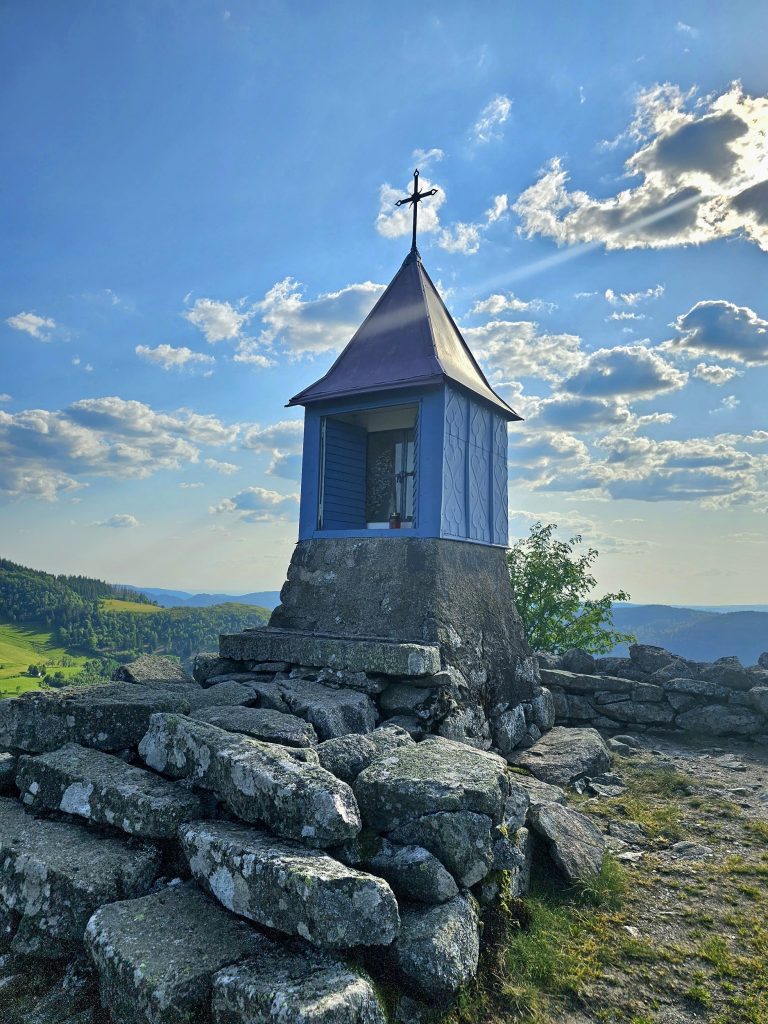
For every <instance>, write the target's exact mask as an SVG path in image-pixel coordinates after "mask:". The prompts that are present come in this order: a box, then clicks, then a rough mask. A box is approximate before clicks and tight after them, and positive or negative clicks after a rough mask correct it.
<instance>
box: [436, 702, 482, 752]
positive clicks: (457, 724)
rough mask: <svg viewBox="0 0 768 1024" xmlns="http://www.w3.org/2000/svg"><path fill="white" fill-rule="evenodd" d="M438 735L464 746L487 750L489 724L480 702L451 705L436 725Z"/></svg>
mask: <svg viewBox="0 0 768 1024" xmlns="http://www.w3.org/2000/svg"><path fill="white" fill-rule="evenodd" d="M437 733H438V735H439V736H442V737H444V738H445V739H447V740H451V741H452V742H454V743H461V744H463V745H464V746H466V745H467V744H469V745H470V746H473V747H477V748H478V749H480V750H487V749H488V747H490V746H491V726H490V723H489V721H488V718H487V717H486V714H485V709H484V708H483V707H482V705H480V704H461V705H458V706H456V707H452V708H451V710H450V711H449V712H448V713H447V714H446V715H445V716H444V717H443V718H442V719H441V720H440V722H439V724H438V726H437Z"/></svg>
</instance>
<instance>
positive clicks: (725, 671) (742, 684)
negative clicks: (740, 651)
mask: <svg viewBox="0 0 768 1024" xmlns="http://www.w3.org/2000/svg"><path fill="white" fill-rule="evenodd" d="M701 678H702V679H707V680H709V681H710V682H712V683H717V684H718V685H720V686H727V687H728V688H729V689H731V690H748V689H749V688H750V687H751V686H753V685H754V680H753V679H752V676H751V675H750V673H749V672H747V670H746V669H745V668H744V666H743V665H742V664H741V662H740V661H739V659H738V658H737V657H735V655H731V656H730V657H727V658H718V659H717V661H713V662H712V664H711V665H705V666H704V667H703V668H702V669H701Z"/></svg>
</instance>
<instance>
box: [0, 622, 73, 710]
mask: <svg viewBox="0 0 768 1024" xmlns="http://www.w3.org/2000/svg"><path fill="white" fill-rule="evenodd" d="M85 661H86V659H85V658H84V657H82V656H80V655H74V654H70V653H69V652H68V651H66V650H65V649H64V648H63V647H57V646H56V645H55V644H54V643H53V641H52V639H51V634H50V633H47V632H44V631H41V630H40V629H37V628H36V627H34V626H30V625H28V624H25V625H18V624H11V623H4V622H0V698H2V697H15V696H16V695H17V694H19V693H24V691H25V690H37V689H39V687H40V679H39V678H34V677H31V676H28V675H27V668H28V667H29V666H30V665H40V666H41V668H43V667H44V668H45V670H46V671H48V672H50V673H53V672H63V673H64V675H65V676H66V677H67V678H69V677H70V676H73V675H75V674H76V673H77V672H79V671H80V669H81V668H82V667H83V665H84V664H85Z"/></svg>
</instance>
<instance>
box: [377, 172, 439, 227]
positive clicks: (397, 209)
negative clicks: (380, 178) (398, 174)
mask: <svg viewBox="0 0 768 1024" xmlns="http://www.w3.org/2000/svg"><path fill="white" fill-rule="evenodd" d="M436 187H437V186H436V185H435V183H434V182H432V181H429V180H428V179H427V178H424V177H420V178H419V191H420V192H428V191H429V190H430V189H432V188H436ZM412 189H413V182H412V181H410V182H409V183H408V184H407V185H406V186H405V187H404V188H402V189H396V188H393V187H392V186H391V185H390V184H388V183H387V184H384V185H382V186H381V187H380V188H379V212H378V214H377V216H376V230H377V231H378V233H379V234H380V235H383V236H384V238H401V237H403V236H404V235H410V234H411V230H412V227H413V212H412V208H411V205H410V204H405V205H403V206H395V203H396V202H397V201H398V200H399V199H404V198H405V197H406V196H409V195H410V194H411V190H412ZM444 202H445V190H444V189H442V188H438V190H437V194H436V195H434V196H430V197H429V198H428V199H425V200H423V201H422V202H420V203H419V212H418V221H419V234H420V235H424V234H428V233H429V232H430V231H438V230H439V228H440V217H439V215H438V211H439V209H440V207H441V206H442V205H443V203H444Z"/></svg>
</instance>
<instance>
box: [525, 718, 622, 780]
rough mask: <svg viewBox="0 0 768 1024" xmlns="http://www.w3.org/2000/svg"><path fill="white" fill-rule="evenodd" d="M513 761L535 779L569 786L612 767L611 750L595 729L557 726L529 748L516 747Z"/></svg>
mask: <svg viewBox="0 0 768 1024" xmlns="http://www.w3.org/2000/svg"><path fill="white" fill-rule="evenodd" d="M509 759H510V761H511V762H513V763H514V764H516V765H518V766H519V767H520V768H525V769H526V770H527V771H529V772H530V773H531V775H533V776H534V778H536V779H540V780H541V782H548V783H550V785H553V786H568V785H570V784H571V783H572V782H575V781H576V779H581V778H584V777H585V776H589V775H600V774H602V772H605V771H608V769H609V768H610V767H611V754H610V751H609V750H608V747H607V746H606V745H605V742H604V741H603V738H602V736H601V735H600V733H599V732H598V731H597V730H596V729H568V728H564V727H563V726H556V727H555V728H554V729H551V730H550V731H549V732H547V733H545V734H544V735H543V736H542V737H541V739H540V740H537V741H536V743H534V745H533V746H532V747H529V748H528V749H527V750H521V751H515V752H514V754H512V755H511V756H510V758H509Z"/></svg>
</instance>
